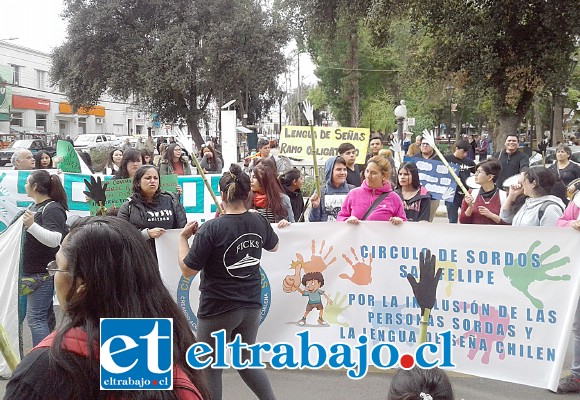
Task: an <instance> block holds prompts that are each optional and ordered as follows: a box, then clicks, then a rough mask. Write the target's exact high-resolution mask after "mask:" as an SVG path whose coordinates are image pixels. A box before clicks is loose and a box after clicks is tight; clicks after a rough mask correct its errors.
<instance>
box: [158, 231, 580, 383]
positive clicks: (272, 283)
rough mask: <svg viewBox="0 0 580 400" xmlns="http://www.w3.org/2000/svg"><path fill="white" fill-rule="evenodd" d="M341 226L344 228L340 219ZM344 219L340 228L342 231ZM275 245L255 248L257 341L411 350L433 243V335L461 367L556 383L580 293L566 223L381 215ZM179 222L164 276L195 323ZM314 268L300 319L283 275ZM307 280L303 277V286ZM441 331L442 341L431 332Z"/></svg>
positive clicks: (194, 290) (170, 238)
mask: <svg viewBox="0 0 580 400" xmlns="http://www.w3.org/2000/svg"><path fill="white" fill-rule="evenodd" d="M339 224H340V225H339ZM338 227H340V228H339V229H337V228H338ZM277 233H278V235H279V237H280V250H279V251H278V252H277V253H268V252H264V253H263V257H262V264H261V265H262V268H263V276H262V288H263V291H262V297H263V298H262V300H263V303H264V306H263V308H262V315H263V320H262V327H261V329H260V332H259V337H258V340H259V341H261V342H270V343H280V342H288V343H291V344H293V345H294V346H296V347H298V337H297V336H296V333H298V332H301V331H303V330H308V331H309V332H310V337H311V341H316V342H319V343H321V344H323V345H324V347H325V348H326V349H327V350H328V349H330V348H331V346H332V345H333V344H335V343H345V344H347V345H348V346H350V348H352V349H353V351H354V348H355V346H357V345H359V344H360V343H359V338H360V337H361V336H362V335H366V336H367V337H368V339H369V344H370V345H377V344H379V343H391V344H393V345H395V346H396V347H397V348H398V350H399V351H400V352H401V354H404V353H406V352H408V353H411V352H412V351H413V349H414V348H416V347H417V340H418V333H419V320H420V308H419V307H418V305H417V304H416V303H415V301H414V296H413V292H412V289H411V286H410V284H409V283H408V281H407V277H406V276H407V273H412V274H413V275H416V277H417V279H419V275H418V274H419V272H418V268H419V253H420V252H421V250H422V249H430V250H431V251H432V252H433V253H434V254H435V255H436V256H437V267H441V268H443V275H442V279H441V281H440V282H439V286H438V288H437V301H436V306H435V307H434V309H433V310H432V313H431V320H430V325H429V337H428V339H429V338H431V339H435V337H436V335H435V334H436V333H442V332H445V331H448V330H450V331H451V332H452V335H453V348H452V351H453V355H452V360H453V363H455V364H456V371H457V372H461V373H466V374H472V375H476V376H481V377H485V378H491V379H497V380H503V381H508V382H514V383H519V384H525V385H530V386H537V387H542V388H549V389H552V390H555V389H556V387H557V383H558V379H559V377H560V372H561V369H562V364H563V362H564V356H565V354H566V346H567V344H568V338H569V335H570V331H571V326H572V319H573V316H574V311H575V309H576V304H577V302H578V295H579V275H580V265H579V264H580V263H579V261H578V258H577V257H574V255H576V254H577V249H578V246H579V244H580V235H578V233H577V232H574V231H573V230H571V229H562V228H519V227H505V226H484V225H455V224H454V225H439V224H436V225H432V224H417V223H405V224H402V225H401V226H393V225H391V224H388V223H382V222H363V223H361V224H360V225H358V226H353V225H348V224H345V223H304V224H292V225H291V226H290V227H288V228H285V229H282V230H277ZM178 234H179V232H178V231H172V232H168V234H166V235H164V236H162V237H161V239H158V242H157V252H158V255H159V262H160V268H161V272H162V276H163V278H164V280H165V281H166V284H167V285H168V287H169V288H170V290H171V292H172V293H174V294H175V296H176V299H177V303H178V304H179V306H180V307H181V308H182V309H183V310H184V312H185V314H186V316H187V317H188V319H189V320H190V323H191V325H192V327H193V328H194V329H195V328H196V322H197V318H196V316H195V314H196V312H197V307H198V299H199V290H198V287H199V277H196V278H194V279H192V280H191V281H190V280H188V279H185V278H182V277H181V274H180V271H179V267H178V265H177V236H178ZM297 266H301V267H302V273H301V274H303V273H304V272H316V271H318V272H321V273H322V274H323V276H324V281H325V282H324V285H323V286H322V290H324V291H325V292H326V294H327V295H328V296H329V297H330V299H332V301H333V303H332V305H329V304H328V303H327V300H326V299H325V298H324V297H323V298H322V303H323V305H324V311H323V312H324V314H323V318H324V320H326V321H327V322H328V326H322V325H319V324H318V323H317V318H318V310H313V311H312V312H311V313H310V315H308V317H307V321H306V325H305V326H300V325H299V324H298V323H297V322H298V321H299V320H300V319H301V318H302V316H303V314H304V312H305V308H306V304H307V298H305V297H302V296H301V295H300V293H298V292H290V293H285V292H284V291H283V290H282V282H283V280H284V278H285V277H286V276H287V275H294V272H295V268H296V267H297ZM301 288H303V286H301ZM437 338H441V336H440V335H437Z"/></svg>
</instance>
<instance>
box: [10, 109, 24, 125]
mask: <svg viewBox="0 0 580 400" xmlns="http://www.w3.org/2000/svg"><path fill="white" fill-rule="evenodd" d="M10 126H24V125H23V124H22V113H21V112H13V113H12V118H11V119H10Z"/></svg>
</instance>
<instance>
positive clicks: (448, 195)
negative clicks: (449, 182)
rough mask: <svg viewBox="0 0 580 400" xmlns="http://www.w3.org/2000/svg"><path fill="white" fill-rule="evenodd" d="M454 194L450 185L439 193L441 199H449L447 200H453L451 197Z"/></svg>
mask: <svg viewBox="0 0 580 400" xmlns="http://www.w3.org/2000/svg"><path fill="white" fill-rule="evenodd" d="M454 196H455V190H453V189H451V188H450V187H448V188H447V189H445V191H444V192H443V193H442V194H441V199H442V200H443V201H449V200H453V197H454Z"/></svg>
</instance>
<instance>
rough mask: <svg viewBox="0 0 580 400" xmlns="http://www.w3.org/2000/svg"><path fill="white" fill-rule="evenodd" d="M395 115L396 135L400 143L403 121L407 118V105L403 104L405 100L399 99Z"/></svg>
mask: <svg viewBox="0 0 580 400" xmlns="http://www.w3.org/2000/svg"><path fill="white" fill-rule="evenodd" d="M395 117H397V136H398V138H399V140H400V141H401V143H403V121H405V118H407V106H405V100H401V103H400V104H399V105H398V106H397V107H395Z"/></svg>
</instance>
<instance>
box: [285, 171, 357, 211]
mask: <svg viewBox="0 0 580 400" xmlns="http://www.w3.org/2000/svg"><path fill="white" fill-rule="evenodd" d="M353 168H354V170H351V169H350V168H349V167H346V182H347V183H348V184H349V185H353V186H356V187H359V186H360V185H362V180H361V176H360V167H359V165H358V164H354V165H353ZM294 218H296V216H294Z"/></svg>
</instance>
